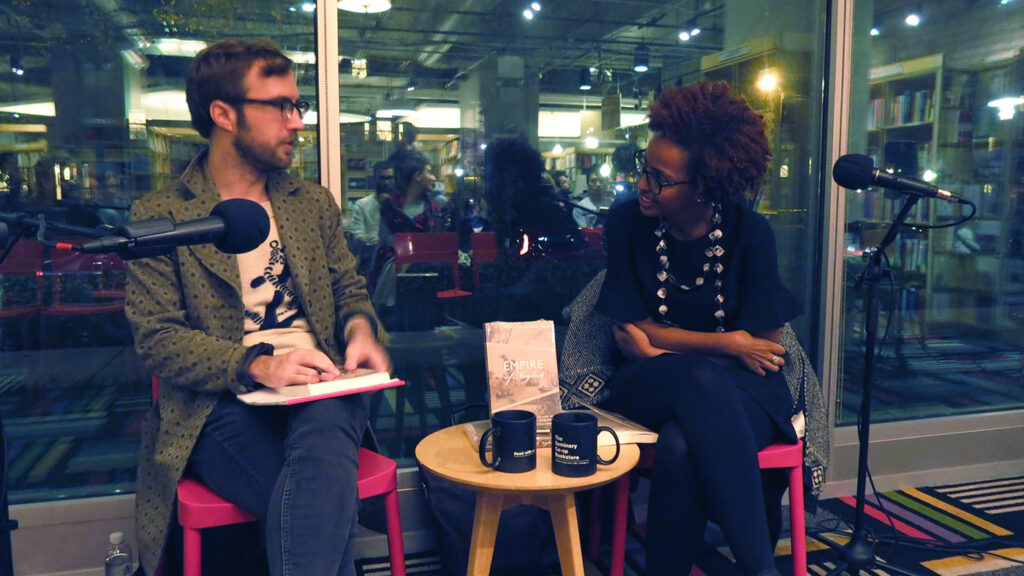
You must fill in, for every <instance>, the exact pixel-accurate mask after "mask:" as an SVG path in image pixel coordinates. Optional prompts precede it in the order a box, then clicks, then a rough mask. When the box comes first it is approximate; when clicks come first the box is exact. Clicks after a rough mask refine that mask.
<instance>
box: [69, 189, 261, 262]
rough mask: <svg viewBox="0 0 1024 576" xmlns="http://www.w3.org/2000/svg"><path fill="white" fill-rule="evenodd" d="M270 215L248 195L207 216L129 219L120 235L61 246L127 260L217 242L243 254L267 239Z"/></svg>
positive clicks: (219, 246)
mask: <svg viewBox="0 0 1024 576" xmlns="http://www.w3.org/2000/svg"><path fill="white" fill-rule="evenodd" d="M269 233H270V218H269V217H268V216H267V211H266V210H264V209H263V207H262V206H260V205H259V204H257V203H256V202H253V201H252V200H246V199H244V198H232V199H231V200H224V201H223V202H219V203H218V204H217V205H216V206H214V207H213V210H211V211H210V215H209V216H207V217H206V218H199V219H197V220H187V221H185V222H180V223H175V222H174V221H173V220H171V219H170V218H156V219H153V220H143V221H141V222H129V223H128V224H125V225H123V226H121V227H120V228H118V229H117V235H114V236H105V237H103V238H97V239H95V240H90V241H88V242H84V243H82V244H74V245H70V244H66V243H58V244H57V248H58V249H63V250H75V251H78V252H85V253H109V252H114V253H117V254H118V255H119V256H120V257H121V258H123V259H125V260H132V259H134V258H146V257H149V256H157V255H160V254H166V253H168V252H170V251H171V250H173V249H175V248H177V247H178V246H192V245H194V244H208V243H213V245H214V246H215V247H216V248H217V249H218V250H220V251H221V252H226V253H228V254H242V253H245V252H249V251H251V250H253V249H255V248H256V247H258V246H259V245H260V244H262V243H263V241H264V240H266V239H267V235H268V234H269Z"/></svg>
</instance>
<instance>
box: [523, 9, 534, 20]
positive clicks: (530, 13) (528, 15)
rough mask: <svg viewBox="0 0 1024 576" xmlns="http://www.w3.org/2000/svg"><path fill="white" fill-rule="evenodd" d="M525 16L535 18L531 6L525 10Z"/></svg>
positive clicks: (528, 18) (530, 18)
mask: <svg viewBox="0 0 1024 576" xmlns="http://www.w3.org/2000/svg"><path fill="white" fill-rule="evenodd" d="M523 18H526V19H527V20H533V10H530V9H529V8H527V9H526V10H523Z"/></svg>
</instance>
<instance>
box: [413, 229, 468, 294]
mask: <svg viewBox="0 0 1024 576" xmlns="http://www.w3.org/2000/svg"><path fill="white" fill-rule="evenodd" d="M394 244H395V267H396V269H397V271H398V273H399V274H401V272H402V268H403V267H404V265H406V264H448V265H450V266H451V269H452V278H453V279H454V284H455V286H454V288H451V289H448V290H439V291H438V292H437V297H438V298H441V299H448V298H460V297H463V296H469V295H470V294H472V292H466V291H465V290H463V289H462V285H461V281H460V280H459V235H458V234H456V233H455V232H401V233H399V234H395V235H394Z"/></svg>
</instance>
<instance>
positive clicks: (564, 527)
mask: <svg viewBox="0 0 1024 576" xmlns="http://www.w3.org/2000/svg"><path fill="white" fill-rule="evenodd" d="M547 502H548V505H547V506H545V507H546V508H547V509H548V511H549V512H551V523H552V525H553V526H554V528H555V543H556V544H557V545H558V561H559V562H560V563H561V565H562V576H583V549H582V547H581V546H580V525H579V520H577V518H576V497H575V496H574V495H573V494H571V493H568V494H551V495H549V496H548V497H547Z"/></svg>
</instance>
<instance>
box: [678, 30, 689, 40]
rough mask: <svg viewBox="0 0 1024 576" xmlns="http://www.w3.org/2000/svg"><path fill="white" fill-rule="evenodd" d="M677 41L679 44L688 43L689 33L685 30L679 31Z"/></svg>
mask: <svg viewBox="0 0 1024 576" xmlns="http://www.w3.org/2000/svg"><path fill="white" fill-rule="evenodd" d="M679 41H680V42H689V41H690V33H689V32H687V31H686V30H681V31H680V32H679Z"/></svg>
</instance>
